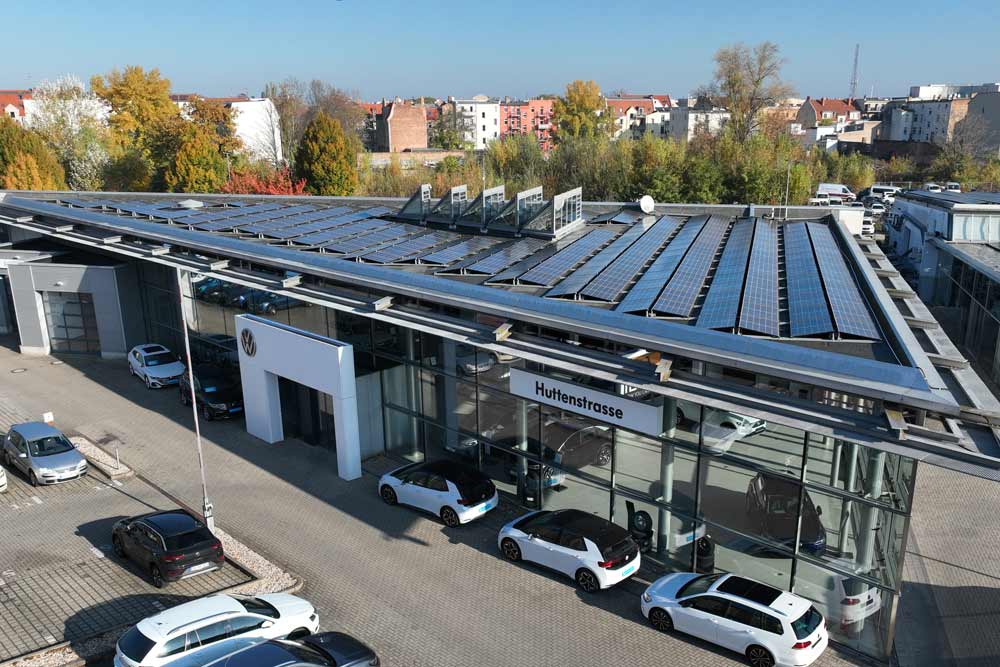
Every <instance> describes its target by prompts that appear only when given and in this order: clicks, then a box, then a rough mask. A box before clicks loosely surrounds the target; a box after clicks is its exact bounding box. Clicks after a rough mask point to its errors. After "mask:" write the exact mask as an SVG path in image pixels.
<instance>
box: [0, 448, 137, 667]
mask: <svg viewBox="0 0 1000 667" xmlns="http://www.w3.org/2000/svg"><path fill="white" fill-rule="evenodd" d="M69 439H70V442H72V443H73V444H74V445H76V448H77V450H78V451H79V452H80V453H81V454H83V457H84V458H85V459H87V463H89V464H90V465H91V466H92V467H93V468H96V469H97V470H98V471H100V472H101V474H103V475H104V476H105V477H107V478H108V479H110V480H112V481H118V480H122V479H128V478H129V477H132V476H133V475H134V474H135V473H134V472H133V471H132V469H131V468H129V467H128V466H127V465H125V464H124V463H121V462H120V461H118V460H117V459H116V458H114V457H112V456H111V455H110V454H109V453H108V452H106V451H104V450H103V449H101V448H100V447H99V446H98V445H97V444H95V443H93V442H91V441H90V440H88V439H87V438H85V437H83V436H81V435H74V436H70V438H69ZM0 664H2V663H0Z"/></svg>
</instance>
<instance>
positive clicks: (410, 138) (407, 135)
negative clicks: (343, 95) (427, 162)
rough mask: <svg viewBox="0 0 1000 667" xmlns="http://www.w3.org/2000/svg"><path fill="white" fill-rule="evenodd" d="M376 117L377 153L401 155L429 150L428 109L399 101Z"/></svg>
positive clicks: (389, 105)
mask: <svg viewBox="0 0 1000 667" xmlns="http://www.w3.org/2000/svg"><path fill="white" fill-rule="evenodd" d="M381 106H382V110H381V112H380V113H378V114H377V115H376V116H375V146H374V147H375V151H376V152H382V153H401V152H403V151H408V150H414V149H418V148H427V109H426V107H423V106H419V105H416V104H410V103H409V102H403V101H402V100H399V99H397V100H396V101H394V102H389V103H388V104H384V105H381Z"/></svg>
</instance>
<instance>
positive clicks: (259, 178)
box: [221, 165, 309, 195]
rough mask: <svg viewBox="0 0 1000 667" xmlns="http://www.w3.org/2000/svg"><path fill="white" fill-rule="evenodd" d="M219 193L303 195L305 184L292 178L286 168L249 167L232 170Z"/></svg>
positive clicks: (303, 181)
mask: <svg viewBox="0 0 1000 667" xmlns="http://www.w3.org/2000/svg"><path fill="white" fill-rule="evenodd" d="M221 192H224V193H226V194H238V195H305V194H309V193H308V192H306V182H305V180H303V179H295V178H293V177H292V170H291V169H289V168H288V167H280V168H277V169H276V168H274V167H272V166H271V165H251V166H249V167H247V168H245V169H240V170H234V171H233V172H232V173H231V174H230V175H229V181H228V182H227V183H226V184H225V185H224V186H222V189H221Z"/></svg>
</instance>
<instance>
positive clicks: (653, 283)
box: [615, 215, 708, 313]
mask: <svg viewBox="0 0 1000 667" xmlns="http://www.w3.org/2000/svg"><path fill="white" fill-rule="evenodd" d="M706 220H708V216H707V215H698V216H695V217H693V218H691V219H689V220H688V221H687V222H685V223H684V226H683V227H681V230H680V231H679V232H677V235H676V236H674V238H673V239H671V240H670V243H668V244H667V247H666V248H664V249H663V250H662V251H661V252H660V254H659V256H657V258H656V259H655V260H653V263H652V264H650V265H649V268H648V269H646V271H645V272H644V273H643V274H642V277H640V278H639V280H638V281H637V282H636V283H635V285H633V286H632V288H631V289H630V290H629V291H628V294H626V295H625V298H623V299H622V301H621V303H619V304H618V306H617V307H616V308H615V310H616V311H621V312H624V313H639V312H642V313H644V312H646V311H647V310H649V309H650V307H651V306H652V305H653V301H654V300H655V299H656V295H657V294H659V293H660V290H662V289H663V286H664V285H665V284H666V283H667V281H668V280H670V276H672V275H673V274H674V271H675V270H676V269H677V265H678V264H680V262H681V260H682V259H683V258H684V255H685V253H687V251H688V248H690V247H691V244H692V243H693V242H694V239H695V237H696V236H698V233H699V232H701V229H702V227H704V226H705V221H706Z"/></svg>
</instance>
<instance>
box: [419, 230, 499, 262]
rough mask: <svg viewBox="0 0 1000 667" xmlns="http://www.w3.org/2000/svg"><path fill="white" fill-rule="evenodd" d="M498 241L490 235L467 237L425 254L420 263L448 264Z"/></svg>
mask: <svg viewBox="0 0 1000 667" xmlns="http://www.w3.org/2000/svg"><path fill="white" fill-rule="evenodd" d="M497 242H498V240H497V239H495V238H491V237H489V236H474V237H472V238H467V239H465V240H464V241H461V242H460V243H456V244H454V245H450V246H448V247H447V248H442V249H440V250H435V251H434V252H432V253H429V254H427V255H424V256H423V257H421V258H420V263H421V264H436V265H438V266H447V265H448V264H451V263H452V262H457V261H458V260H460V259H463V258H465V257H468V256H469V255H471V254H473V253H475V252H478V251H479V250H482V249H483V248H489V247H490V246H492V245H494V244H496V243H497Z"/></svg>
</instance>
